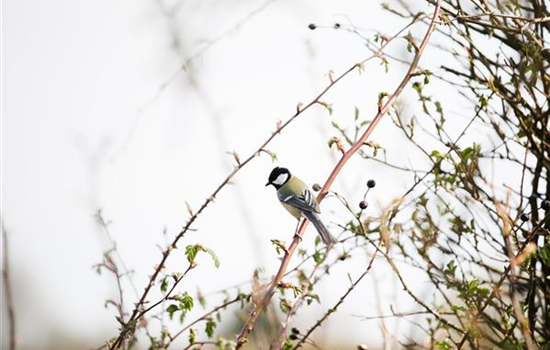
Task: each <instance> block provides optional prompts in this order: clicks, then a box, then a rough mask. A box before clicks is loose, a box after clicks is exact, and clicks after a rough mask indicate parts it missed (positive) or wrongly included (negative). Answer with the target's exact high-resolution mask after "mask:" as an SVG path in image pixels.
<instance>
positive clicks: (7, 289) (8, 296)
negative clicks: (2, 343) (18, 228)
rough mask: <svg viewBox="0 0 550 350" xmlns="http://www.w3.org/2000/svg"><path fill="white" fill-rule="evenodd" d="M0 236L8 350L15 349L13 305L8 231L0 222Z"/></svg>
mask: <svg viewBox="0 0 550 350" xmlns="http://www.w3.org/2000/svg"><path fill="white" fill-rule="evenodd" d="M2 238H3V240H4V243H3V244H2V255H4V259H3V261H2V262H3V268H2V278H3V279H4V295H5V298H4V299H5V301H6V307H7V309H8V310H7V311H8V327H9V337H10V343H9V350H15V308H14V306H13V295H12V290H11V281H10V269H9V259H8V233H7V232H6V229H5V228H4V223H2Z"/></svg>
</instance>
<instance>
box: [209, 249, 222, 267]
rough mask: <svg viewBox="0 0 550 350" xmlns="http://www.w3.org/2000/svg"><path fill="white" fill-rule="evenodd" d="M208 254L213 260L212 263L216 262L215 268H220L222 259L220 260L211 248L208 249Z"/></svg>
mask: <svg viewBox="0 0 550 350" xmlns="http://www.w3.org/2000/svg"><path fill="white" fill-rule="evenodd" d="M206 252H207V253H208V254H209V255H210V257H211V258H212V261H214V266H216V268H219V267H220V259H218V256H217V255H216V253H214V251H213V250H212V249H210V248H206Z"/></svg>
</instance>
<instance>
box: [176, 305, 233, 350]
mask: <svg viewBox="0 0 550 350" xmlns="http://www.w3.org/2000/svg"><path fill="white" fill-rule="evenodd" d="M239 300H241V297H240V296H237V297H236V298H235V299H232V300H229V301H226V302H225V303H223V304H221V305H218V306H216V307H215V308H213V309H212V310H210V311H208V312H207V313H205V314H204V315H202V316H201V317H199V318H197V319H196V320H194V321H193V322H191V323H189V324H188V325H187V326H185V327H183V328H182V329H180V330H179V331H178V332H177V333H176V334H174V335H173V336H169V337H170V341H169V342H168V343H167V344H166V348H168V346H169V345H170V344H171V343H172V342H173V341H174V340H175V339H176V338H177V337H179V336H180V335H182V334H183V332H185V331H186V330H188V329H189V328H191V327H193V326H194V325H195V324H197V323H199V322H200V321H203V320H206V319H207V318H208V317H209V316H210V315H212V314H214V313H216V312H217V311H218V310H221V309H224V308H226V307H228V306H229V305H232V304H234V303H236V302H237V301H239Z"/></svg>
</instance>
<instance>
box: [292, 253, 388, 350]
mask: <svg viewBox="0 0 550 350" xmlns="http://www.w3.org/2000/svg"><path fill="white" fill-rule="evenodd" d="M377 253H378V250H376V251H375V252H374V254H373V255H372V258H371V259H370V261H369V264H368V266H367V268H366V269H365V271H363V273H362V274H361V275H360V276H359V277H358V278H357V279H356V280H355V281H353V283H352V284H351V286H349V288H348V290H347V291H346V293H344V295H342V296H341V297H340V300H338V302H337V303H336V304H335V305H334V306H333V307H332V308H330V309H328V310H327V312H325V314H324V315H323V316H322V317H321V318H320V319H319V320H317V322H316V323H315V324H314V325H313V327H311V328H310V329H308V331H307V332H306V333H305V335H304V336H303V337H302V338H301V339H300V340H299V341H298V342H297V343H296V345H294V347H293V348H292V350H296V349H298V348H299V347H300V346H302V344H303V343H304V342H305V341H306V340H307V339H308V338H309V337H310V336H311V334H312V333H313V332H314V331H315V330H316V329H317V328H319V327H320V326H321V324H322V323H323V322H325V320H326V319H327V318H328V317H329V316H330V315H331V314H333V313H334V312H336V310H337V309H338V307H339V306H340V305H342V303H343V302H344V300H346V298H347V297H348V295H349V294H350V293H351V292H352V291H353V290H354V289H355V287H357V285H358V284H359V282H361V280H362V279H363V278H364V277H365V276H366V275H367V274H368V273H369V271H370V269H371V268H372V264H373V263H374V259H375V258H376V255H377Z"/></svg>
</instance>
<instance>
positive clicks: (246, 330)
mask: <svg viewBox="0 0 550 350" xmlns="http://www.w3.org/2000/svg"><path fill="white" fill-rule="evenodd" d="M440 8H441V0H438V2H437V5H436V7H435V10H434V14H433V17H432V19H431V22H430V25H429V27H428V30H427V31H426V34H425V35H424V39H423V40H422V43H421V44H420V46H419V47H418V49H417V51H416V54H415V56H414V59H413V61H412V63H411V65H410V67H409V69H408V71H407V73H406V74H405V76H404V78H403V80H402V81H401V83H400V84H399V85H398V87H397V88H396V90H395V91H394V93H393V94H392V95H391V96H389V98H388V100H387V101H386V103H385V104H384V105H383V106H382V107H380V109H379V111H378V114H377V115H376V117H375V118H374V119H373V121H372V123H371V124H370V125H369V127H368V128H367V130H366V131H365V133H364V134H363V135H362V136H361V138H360V139H359V140H358V141H357V142H356V143H355V144H354V145H353V146H352V147H351V148H350V149H349V150H347V151H346V152H345V153H344V154H343V155H342V158H341V159H340V161H339V162H338V164H336V166H335V168H334V169H333V171H332V173H331V174H330V176H329V177H328V179H327V181H326V182H325V184H324V186H323V188H322V189H321V191H320V193H319V195H318V196H317V202H318V203H320V202H321V201H322V200H323V198H325V196H326V195H327V193H328V190H329V188H330V186H331V185H332V183H333V182H334V180H335V179H336V177H337V176H338V174H339V173H340V171H341V170H342V168H343V167H344V165H345V164H346V163H347V162H348V160H349V159H350V158H351V156H353V155H354V154H355V153H356V152H357V151H358V150H359V149H360V148H361V147H362V146H363V145H364V143H365V142H366V141H367V139H368V137H369V136H370V134H371V133H372V131H373V130H374V128H375V127H376V126H377V125H378V123H379V122H380V120H381V119H382V117H383V116H384V115H385V114H386V112H387V111H388V110H389V108H390V107H391V105H392V104H393V103H394V102H395V100H396V99H397V97H398V96H399V95H400V94H401V92H402V91H403V89H404V88H405V86H406V85H407V83H408V82H409V80H410V79H411V78H412V77H413V75H414V73H415V70H416V66H417V65H418V61H419V60H420V57H421V56H422V53H423V52H424V49H425V48H426V45H427V44H428V41H429V39H430V36H431V34H432V32H433V31H434V29H435V27H436V21H437V19H438V17H439V10H440ZM355 67H356V65H355V66H353V67H352V68H350V69H349V70H348V71H347V72H346V73H344V75H345V74H347V73H348V72H350V71H352V70H354V69H355ZM344 75H341V76H340V77H338V78H337V79H336V80H335V81H338V80H339V79H341V78H342V77H343V76H344ZM307 224H308V221H307V220H304V221H303V223H302V225H301V226H300V229H299V231H298V234H297V235H296V236H295V238H294V239H293V241H292V243H291V244H290V246H289V247H288V248H287V251H286V254H285V256H284V258H283V260H282V262H281V265H280V267H279V271H278V272H277V275H276V276H275V278H274V279H273V282H272V283H271V285H270V287H269V289H268V290H267V292H266V293H265V295H264V297H263V299H262V301H261V302H260V304H258V305H256V307H255V308H254V310H253V311H252V313H251V314H250V316H249V318H248V320H247V321H246V323H245V325H244V326H243V329H242V331H241V333H240V334H239V336H238V338H237V345H236V347H235V350H238V349H240V348H241V347H242V346H243V345H244V344H245V343H246V342H247V337H248V335H249V334H250V332H251V331H252V329H253V328H254V326H255V324H256V322H257V320H258V318H259V316H260V314H261V313H262V311H263V310H264V308H265V307H266V306H267V305H268V304H269V302H270V301H271V298H272V296H273V294H274V292H275V288H276V287H277V286H278V285H279V283H280V282H281V280H282V278H283V276H284V274H285V271H286V269H287V267H288V264H289V263H290V259H291V258H292V255H293V253H294V251H295V250H296V248H297V246H298V244H299V243H300V241H301V240H302V235H303V234H304V231H305V229H306V227H307Z"/></svg>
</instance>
